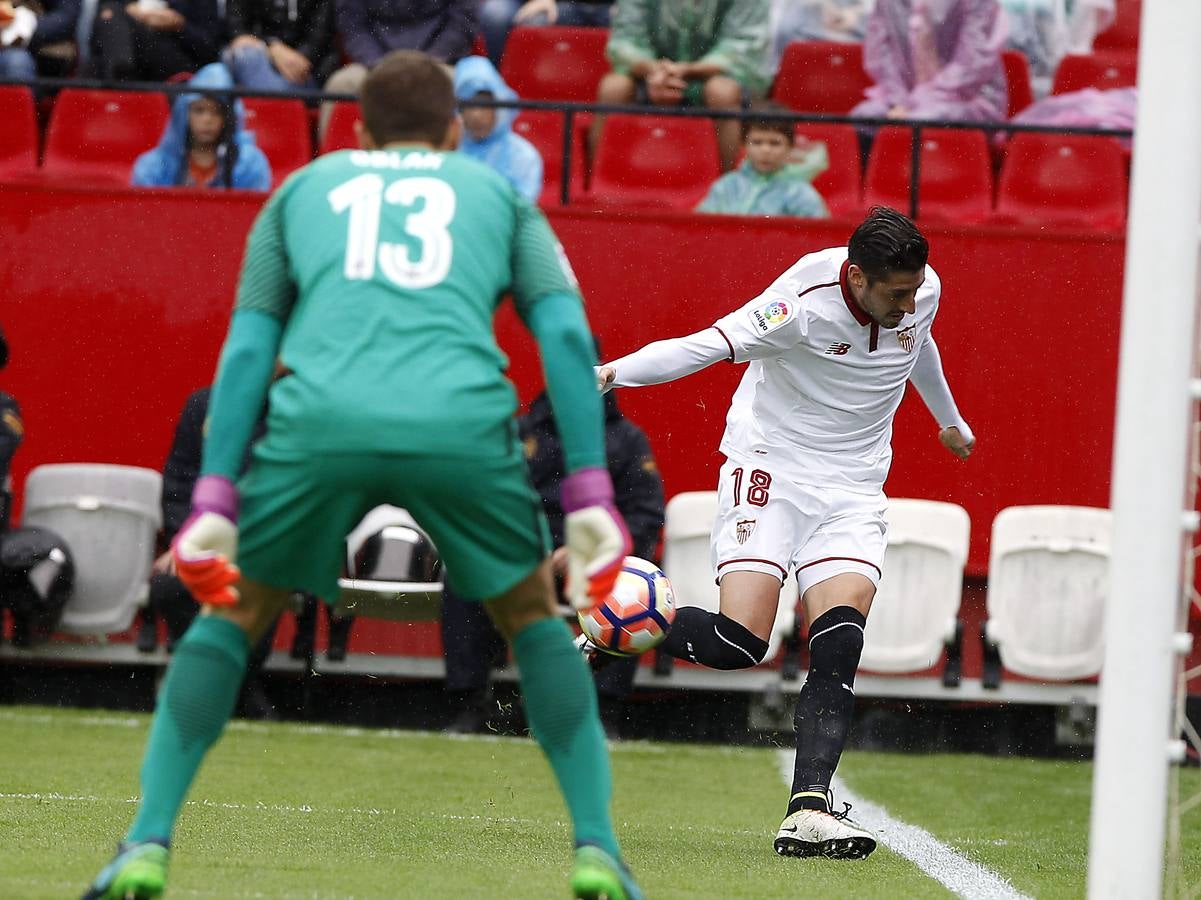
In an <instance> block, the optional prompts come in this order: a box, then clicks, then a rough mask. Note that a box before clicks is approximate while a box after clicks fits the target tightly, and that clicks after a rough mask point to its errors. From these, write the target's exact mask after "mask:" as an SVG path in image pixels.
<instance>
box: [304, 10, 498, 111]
mask: <svg viewBox="0 0 1201 900" xmlns="http://www.w3.org/2000/svg"><path fill="white" fill-rule="evenodd" d="M478 7H479V0H389V2H387V3H381V2H377V0H334V10H335V20H336V23H337V28H338V34H339V35H341V37H342V48H343V50H345V51H346V55H347V56H349V57H350V59H351V62H350V63H349V64H348V65H345V66H343V67H342V68H340V69H338V71H336V72H334V74H333V75H331V76H330V78H329V81H327V82H326V83H325V90H326V91H328V92H329V93H331V94H357V93H358V92H359V88H360V87H361V86H362V84H363V81H364V79H366V78H367V73H368V71H370V70H371V67H372V66H374V65H375V64H376V63H377V62H379V61H380V59H381V58H382V57H383V56H384V54H386V53H389V52H391V51H392V50H421V51H423V52H425V53H428V54H429V55H430V56H433V57H434V58H435V59H439V60H441V61H442V62H444V63H448V64H450V65H454V64H455V63H456V62H458V61H459V60H460V59H462V58H463V57H464V56H467V55H468V54H469V53H471V47H472V45H473V44H474V43H475V33H476V30H477V27H478V16H477V12H478ZM331 111H332V104H329V103H327V104H325V105H324V106H323V107H322V110H321V132H322V133H324V132H325V126H326V125H327V124H328V122H329V116H330V113H331Z"/></svg>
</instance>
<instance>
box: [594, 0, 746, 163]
mask: <svg viewBox="0 0 1201 900" xmlns="http://www.w3.org/2000/svg"><path fill="white" fill-rule="evenodd" d="M698 7H699V9H700V11H698ZM768 13H769V9H768V0H715V2H713V0H711V2H706V3H703V4H697V3H695V2H692V0H662V2H659V0H622V2H621V3H619V4H618V5H617V7H616V8H615V9H614V11H613V29H612V32H611V34H610V37H609V47H608V55H609V60H610V62H611V63H612V64H613V71H612V72H610V73H609V74H608V75H606V76H605V77H604V78H603V79H601V83H600V87H599V88H598V89H597V102H599V103H633V102H634V101H635V100H638V101H639V102H645V103H651V104H653V105H655V106H680V105H681V104H685V105H690V106H705V107H708V108H709V109H726V110H737V109H741V108H742V107H743V106H744V105H745V104H746V102H747V101H748V100H749V98H750V97H752V96H759V95H761V94H762V93H763V92H764V91H765V90H766V89H767V85H768V82H769V81H770V78H769V73H768V72H767V71H766V69H767V51H768V43H769V37H770V35H769V33H768V29H769V27H770V22H769V17H768ZM602 120H603V117H602V116H597V117H596V118H595V119H594V120H593V124H592V130H591V132H590V133H589V138H588V140H589V144H590V147H591V153H592V155H593V157H594V158H595V155H596V148H597V145H598V144H599V142H600V136H601V128H602ZM716 127H717V141H718V145H719V149H720V152H721V167H722V170H723V171H728V170H729V169H730V168H732V167H733V165H734V157H735V156H737V154H738V142H739V140H740V138H741V129H740V127H739V124H738V120H737V119H721V120H719V121H718V122H717V123H716Z"/></svg>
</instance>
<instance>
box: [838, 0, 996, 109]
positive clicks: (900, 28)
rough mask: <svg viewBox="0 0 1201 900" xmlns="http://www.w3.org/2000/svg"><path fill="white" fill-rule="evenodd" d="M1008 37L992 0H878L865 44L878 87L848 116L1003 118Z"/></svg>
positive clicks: (865, 63) (869, 69) (865, 59)
mask: <svg viewBox="0 0 1201 900" xmlns="http://www.w3.org/2000/svg"><path fill="white" fill-rule="evenodd" d="M1005 34H1006V28H1005V16H1004V14H1003V13H1002V12H1001V8H1000V6H999V5H998V3H997V0H939V2H934V0H877V2H876V8H875V10H874V11H873V12H872V14H871V16H870V17H869V18H868V22H867V37H866V38H865V39H864V43H863V68H864V69H865V70H866V71H867V74H868V75H870V76H871V77H872V79H873V80H874V81H875V84H874V85H872V86H871V87H870V88H868V89H867V99H866V100H864V101H863V102H862V103H860V104H859V105H858V106H856V107H855V108H854V109H853V110H851V115H855V116H864V117H872V118H885V117H887V118H890V119H944V120H954V121H959V122H1002V121H1004V120H1005V116H1006V113H1007V112H1008V91H1007V88H1006V82H1005V68H1004V66H1003V65H1002V63H1001V50H1002V48H1003V46H1004V43H1005Z"/></svg>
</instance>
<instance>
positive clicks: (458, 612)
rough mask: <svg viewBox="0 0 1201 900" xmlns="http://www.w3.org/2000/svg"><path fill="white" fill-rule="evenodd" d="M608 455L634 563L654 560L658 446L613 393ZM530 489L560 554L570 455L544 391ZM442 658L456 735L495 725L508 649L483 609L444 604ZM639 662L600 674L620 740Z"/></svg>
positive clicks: (521, 424) (524, 429)
mask: <svg viewBox="0 0 1201 900" xmlns="http://www.w3.org/2000/svg"><path fill="white" fill-rule="evenodd" d="M604 400H605V454H606V457H607V458H608V461H609V475H610V476H611V477H612V479H613V493H614V499H615V500H616V502H617V508H618V510H620V512H621V517H622V518H623V519H624V520H625V523H626V526H627V527H628V528H629V529H630V537H631V538H632V539H633V545H634V549H633V551H632V552H633V555H634V556H640V557H642V558H643V559H648V560H654V559H655V558H656V556H657V551H658V547H659V536H660V533H661V532H662V530H663V516H664V511H665V506H664V499H663V480H662V478H661V477H660V475H659V468H658V466H657V465H656V464H655V457H654V455H653V454H652V453H651V446H650V442H649V441H648V440H647V438H646V434H645V433H643V431H642V429H641V428H639V427H638V426H637V425H635V424H634V423H633V422H631V421H630V420H629V419H627V418H626V417H625V416H624V415H622V413H621V410H620V409H619V408H618V406H617V398H616V397H614V395H613V392H612V391H610V392H609V393H607V394H605V397H604ZM518 428H519V434H520V436H521V441H522V446H523V448H524V451H525V461H526V467H527V469H528V470H529V475H530V482H531V483H532V484H533V486H534V489H535V490H537V491H538V494H539V496H541V498H542V508H543V511H544V512H545V513H546V520H547V524H548V525H549V526H550V532H551V539H552V541H553V542H554V546H556V547H561V546H563V543H564V537H563V520H564V516H563V508H562V506H561V505H560V503H559V485H560V483H561V482H562V481H563V478H564V474H565V469H564V463H563V447H562V444H561V443H560V440H559V432H558V429H557V427H556V426H555V419H554V415H553V413H552V411H551V405H550V401H549V399H548V398H547V396H546V392H545V391H543V392H542V393H541V394H539V395H538V396H537V397H536V398H535V399H534V402H533V403H531V404H530V409H529V412H528V413H526V415H524V416H522V417H521V418H520V419H519V420H518ZM442 652H443V656H444V658H445V661H446V690H447V693H448V695H449V697H450V699H451V702H452V704H454V706H455V707H456V708H457V710H458V713H457V715H456V718H455V719H454V721H453V722H452V723H451V725H450V727H449V729H448V730H449V731H453V732H458V733H468V732H475V731H482V730H484V728H485V727H486V725H487V720H488V702H489V691H490V688H489V673H490V670H491V669H492V668H493V665H494V664H497V663H500V664H503V660H504V642H503V641H502V640H501V638H500V635H499V634H497V632H496V630H495V629H494V628H493V627H492V624H491V622H490V621H489V619H488V617H487V615H486V614H485V613H484V611H483V610H482V609H481V608H480V606H479V604H477V603H467V602H465V601H464V600H461V599H459V598H458V597H456V596H454V595H453V594H452V593H451V592H450V591H445V592H444V593H443V598H442ZM637 666H638V660H637V659H636V658H634V657H631V658H628V659H621V660H618V661H616V662H614V663H612V664H610V665H607V666H605V667H604V668H602V669H601V670H600V671H598V672H596V673H595V677H596V691H597V695H598V698H599V700H600V711H601V721H602V723H603V724H604V726H605V731H606V733H607V734H609V735H610V737H616V736H617V732H618V723H619V721H620V719H621V718H622V716H623V713H624V707H625V698H626V696H627V695H628V694H629V692H630V688H631V687H632V686H633V683H634V673H635V671H636V670H637Z"/></svg>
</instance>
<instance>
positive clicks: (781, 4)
mask: <svg viewBox="0 0 1201 900" xmlns="http://www.w3.org/2000/svg"><path fill="white" fill-rule="evenodd" d="M872 5H873V0H772V9H771V34H772V48H771V49H772V56H771V58H772V68H773V69H774V68H775V67H776V66H778V65H779V64H780V57H781V56H783V55H784V48H785V47H787V46H788V45H789V44H791V43H792V42H793V41H838V42H840V43H844V44H851V43H855V44H857V43H859V42H861V41H862V40H863V32H864V29H865V28H866V26H867V16H868V13H870V12H871V11H872Z"/></svg>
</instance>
